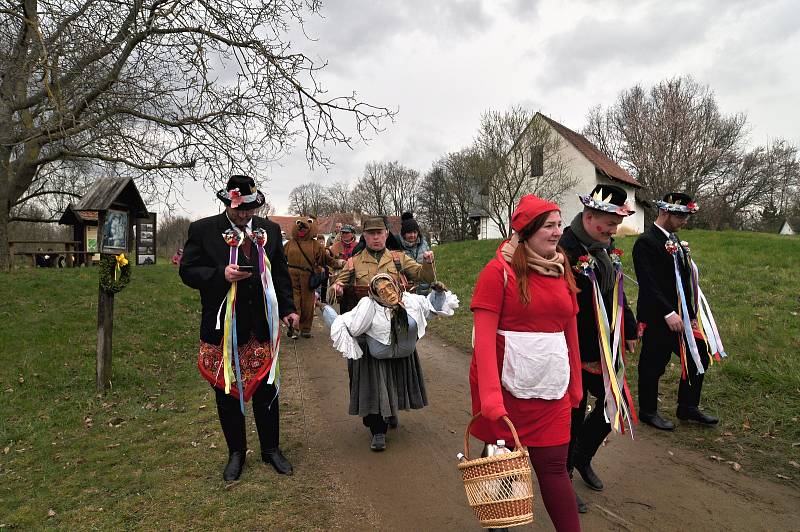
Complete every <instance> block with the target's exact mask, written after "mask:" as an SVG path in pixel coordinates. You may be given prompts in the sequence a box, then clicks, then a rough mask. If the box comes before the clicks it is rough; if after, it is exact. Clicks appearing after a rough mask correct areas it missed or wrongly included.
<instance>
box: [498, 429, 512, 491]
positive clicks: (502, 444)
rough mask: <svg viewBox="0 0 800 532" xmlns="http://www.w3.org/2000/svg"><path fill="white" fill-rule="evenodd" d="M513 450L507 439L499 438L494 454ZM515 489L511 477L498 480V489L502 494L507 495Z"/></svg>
mask: <svg viewBox="0 0 800 532" xmlns="http://www.w3.org/2000/svg"><path fill="white" fill-rule="evenodd" d="M510 452H511V449H509V448H508V447H506V440H497V446H496V447H495V449H494V453H493V454H494V455H499V454H508V453H510ZM512 490H513V486H512V483H511V479H510V478H504V479H501V480H499V481H497V491H498V492H499V493H500V494H501V496H502V497H507V496H508V494H510V493H511V492H512Z"/></svg>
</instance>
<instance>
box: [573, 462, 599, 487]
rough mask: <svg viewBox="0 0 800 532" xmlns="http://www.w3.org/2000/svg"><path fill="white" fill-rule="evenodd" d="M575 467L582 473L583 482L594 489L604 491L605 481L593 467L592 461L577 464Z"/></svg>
mask: <svg viewBox="0 0 800 532" xmlns="http://www.w3.org/2000/svg"><path fill="white" fill-rule="evenodd" d="M575 469H576V470H577V471H578V473H580V475H581V478H582V479H583V482H584V483H586V485H587V486H589V487H590V488H592V489H593V490H594V491H603V481H602V480H600V477H598V476H597V474H596V473H595V472H594V469H592V463H591V462H589V463H587V464H575Z"/></svg>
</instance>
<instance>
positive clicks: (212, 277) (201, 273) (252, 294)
mask: <svg viewBox="0 0 800 532" xmlns="http://www.w3.org/2000/svg"><path fill="white" fill-rule="evenodd" d="M252 227H253V229H255V228H263V229H265V230H266V231H267V243H266V245H265V246H264V251H265V252H266V255H267V258H268V259H269V261H270V264H271V266H272V270H271V273H272V282H273V284H274V285H275V292H276V294H277V296H278V313H279V315H280V317H281V318H283V317H284V316H286V315H288V314H291V313H293V312H295V307H294V302H293V300H292V281H291V278H290V277H289V270H288V267H287V265H286V256H285V255H284V253H283V245H282V243H281V228H280V226H279V225H278V224H276V223H275V222H272V221H270V220H267V219H264V218H260V217H257V216H254V217H253V220H252ZM230 228H231V224H230V221H229V220H228V217H227V216H226V215H225V213H224V212H223V213H221V214H218V215H217V216H210V217H208V218H203V219H202V220H197V221H196V222H193V223H192V224H191V225H189V239H188V240H187V241H186V244H185V245H184V246H183V257H182V258H181V265H180V275H181V279H182V280H183V282H184V284H186V285H188V286H190V287H192V288H196V289H197V290H200V302H201V304H202V307H203V311H202V318H201V320H200V339H201V340H203V341H204V342H208V343H211V344H215V345H218V344H220V342H221V341H222V333H223V330H224V319H225V313H224V309H223V312H222V315H221V318H220V329H219V330H217V329H216V321H217V313H218V312H219V309H220V305H221V304H222V300H223V299H225V296H226V295H227V294H228V290H229V289H230V286H231V285H230V283H229V282H228V281H226V280H225V267H226V266H227V265H228V263H229V258H230V257H229V254H230V247H229V246H228V244H227V243H225V240H224V239H223V238H222V233H223V232H225V231H226V230H227V229H230ZM257 258H258V251H257V248H256V246H255V244H253V246H252V251H251V253H250V259H249V260H248V259H247V258H246V257H245V256H244V252H243V251H242V249H241V247H240V248H239V259H238V263H239V264H240V265H242V264H250V265H252V266H253V275H252V276H251V277H250V278H248V279H246V280H244V281H240V282H239V283H238V285H237V296H236V333H237V336H238V340H239V343H240V344H243V343H245V342H247V340H248V339H249V337H250V336H251V335H254V336H255V337H257V338H258V339H259V340H262V341H266V340H268V339H269V328H268V326H267V318H266V312H265V310H264V299H263V298H264V295H263V293H264V291H263V289H262V287H261V280H260V278H259V274H260V272H259V270H258V260H257Z"/></svg>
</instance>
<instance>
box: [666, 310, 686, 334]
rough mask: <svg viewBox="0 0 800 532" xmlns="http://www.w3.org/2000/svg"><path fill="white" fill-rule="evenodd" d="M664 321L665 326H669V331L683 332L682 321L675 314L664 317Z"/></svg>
mask: <svg viewBox="0 0 800 532" xmlns="http://www.w3.org/2000/svg"><path fill="white" fill-rule="evenodd" d="M664 321H666V322H667V327H669V330H670V331H672V332H676V333H679V332H683V322H682V321H681V319H680V317H678V315H677V314H670V315H669V316H667V317H666V318H664Z"/></svg>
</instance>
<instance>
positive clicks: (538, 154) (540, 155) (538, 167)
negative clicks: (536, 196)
mask: <svg viewBox="0 0 800 532" xmlns="http://www.w3.org/2000/svg"><path fill="white" fill-rule="evenodd" d="M543 175H544V146H543V145H542V144H537V145H536V146H531V177H539V176H543Z"/></svg>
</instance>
